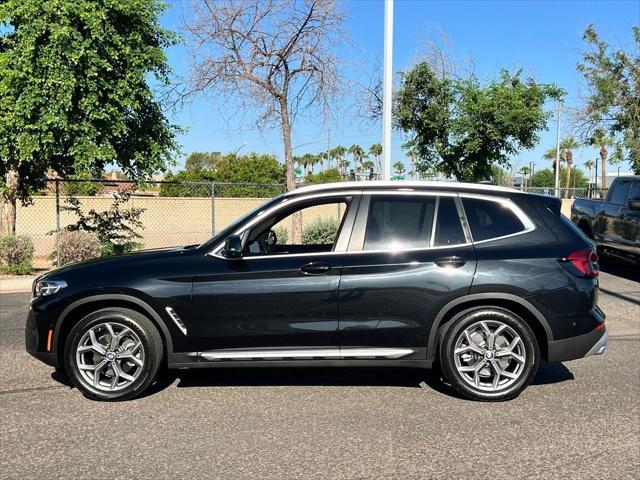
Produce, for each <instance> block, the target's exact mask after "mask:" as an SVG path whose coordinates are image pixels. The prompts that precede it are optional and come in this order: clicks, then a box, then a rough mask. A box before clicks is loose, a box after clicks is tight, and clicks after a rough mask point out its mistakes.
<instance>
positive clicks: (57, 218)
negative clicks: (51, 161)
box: [56, 178, 60, 267]
mask: <svg viewBox="0 0 640 480" xmlns="http://www.w3.org/2000/svg"><path fill="white" fill-rule="evenodd" d="M59 238H60V179H59V178H56V249H57V248H58V240H59ZM59 266H60V255H58V254H57V253H56V267H59Z"/></svg>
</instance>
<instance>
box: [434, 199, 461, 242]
mask: <svg viewBox="0 0 640 480" xmlns="http://www.w3.org/2000/svg"><path fill="white" fill-rule="evenodd" d="M436 219H437V220H436V235H435V239H434V242H433V245H434V246H436V247H442V246H447V245H460V244H462V243H466V239H465V238H464V231H463V230H462V225H461V223H460V216H459V215H458V209H457V208H456V203H455V201H454V200H453V198H451V197H440V203H439V205H438V215H436Z"/></svg>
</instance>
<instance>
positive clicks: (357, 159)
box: [349, 145, 366, 170]
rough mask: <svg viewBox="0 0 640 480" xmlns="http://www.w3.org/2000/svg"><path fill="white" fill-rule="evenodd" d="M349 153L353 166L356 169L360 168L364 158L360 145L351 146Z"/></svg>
mask: <svg viewBox="0 0 640 480" xmlns="http://www.w3.org/2000/svg"><path fill="white" fill-rule="evenodd" d="M349 153H350V154H351V155H353V164H354V167H355V168H356V170H357V169H359V168H362V160H363V159H364V158H365V156H366V154H365V151H364V150H363V149H362V147H361V146H360V145H351V146H350V147H349Z"/></svg>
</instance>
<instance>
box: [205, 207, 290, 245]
mask: <svg viewBox="0 0 640 480" xmlns="http://www.w3.org/2000/svg"><path fill="white" fill-rule="evenodd" d="M281 199H282V195H278V196H277V197H275V198H272V199H271V200H267V201H266V202H265V203H263V204H261V205H258V206H257V207H256V208H254V209H253V210H251V211H249V212H248V213H245V214H244V215H243V216H241V217H240V218H238V219H237V220H236V221H235V222H233V223H232V224H231V225H229V226H228V227H227V228H225V229H223V230H221V231H220V232H218V233H217V234H215V235H214V236H213V237H212V238H211V239H209V240H207V241H206V242H204V243H203V244H201V245H200V246H198V248H202V249H205V250H206V249H210V248H212V247H213V246H215V245H216V244H218V243H219V242H221V241H222V240H224V239H225V238H227V237H228V236H229V235H231V233H232V232H234V231H235V230H237V229H238V228H239V227H240V226H241V225H242V224H243V223H245V222H246V221H247V220H249V218H251V217H253V216H255V215H259V214H260V212H263V211H265V210H267V209H268V208H270V207H271V206H272V205H274V204H275V203H277V202H279V201H280V200H281Z"/></svg>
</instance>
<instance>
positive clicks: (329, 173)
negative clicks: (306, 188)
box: [304, 168, 342, 185]
mask: <svg viewBox="0 0 640 480" xmlns="http://www.w3.org/2000/svg"><path fill="white" fill-rule="evenodd" d="M341 180H342V175H340V171H339V170H338V169H337V168H328V169H326V170H323V171H321V172H319V173H314V174H311V175H307V176H306V177H304V184H305V185H316V184H319V183H334V182H339V181H341Z"/></svg>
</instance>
